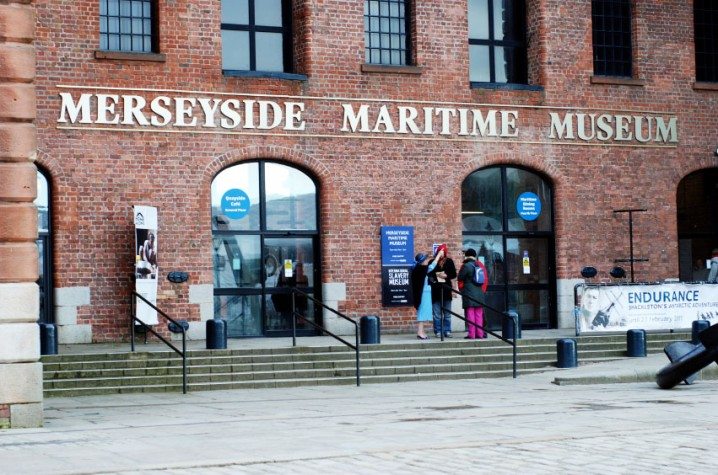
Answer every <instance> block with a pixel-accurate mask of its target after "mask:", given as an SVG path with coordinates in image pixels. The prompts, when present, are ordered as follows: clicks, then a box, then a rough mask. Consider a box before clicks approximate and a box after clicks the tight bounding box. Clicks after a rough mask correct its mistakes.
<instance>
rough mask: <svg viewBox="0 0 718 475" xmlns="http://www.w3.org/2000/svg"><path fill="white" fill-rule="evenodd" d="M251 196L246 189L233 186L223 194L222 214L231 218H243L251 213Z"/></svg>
mask: <svg viewBox="0 0 718 475" xmlns="http://www.w3.org/2000/svg"><path fill="white" fill-rule="evenodd" d="M249 206H250V202H249V196H248V195H247V193H245V192H244V191H242V190H240V189H238V188H233V189H231V190H227V192H226V193H225V194H224V195H222V214H224V215H225V216H227V217H228V218H229V219H242V218H244V217H245V216H247V214H249Z"/></svg>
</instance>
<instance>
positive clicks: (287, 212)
mask: <svg viewBox="0 0 718 475" xmlns="http://www.w3.org/2000/svg"><path fill="white" fill-rule="evenodd" d="M211 193H212V237H213V240H212V241H213V249H212V255H213V262H214V264H213V265H214V312H215V316H216V317H220V318H223V319H225V320H226V321H227V327H228V332H229V336H230V337H249V336H285V335H288V334H289V333H290V331H291V328H292V322H291V311H292V297H291V294H290V292H289V289H290V288H291V287H300V288H301V289H302V290H303V291H304V292H306V293H308V294H310V295H312V296H314V297H315V298H317V299H320V298H321V296H320V295H318V294H319V292H320V288H321V287H320V286H319V285H318V283H319V282H320V275H321V273H320V269H319V263H320V258H319V225H318V219H317V216H318V209H319V208H318V200H317V184H316V182H315V181H314V179H313V178H312V177H310V176H309V175H307V174H306V173H304V172H303V171H301V170H299V169H297V168H294V167H291V166H288V165H285V164H282V163H277V162H270V161H264V160H258V161H254V162H245V163H241V164H238V165H234V166H231V167H229V168H225V169H224V170H222V171H221V172H219V173H218V174H217V176H216V177H215V178H214V180H213V181H212V190H211ZM296 305H297V309H298V310H299V311H301V312H303V313H304V314H305V315H306V316H307V318H308V319H313V320H314V321H317V320H318V319H319V312H318V309H315V308H314V305H312V303H311V301H307V299H306V298H304V299H302V298H297V300H296ZM298 329H299V333H304V334H314V333H315V332H314V331H313V330H311V329H309V328H303V327H302V326H299V327H298Z"/></svg>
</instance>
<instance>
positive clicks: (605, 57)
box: [591, 0, 633, 77]
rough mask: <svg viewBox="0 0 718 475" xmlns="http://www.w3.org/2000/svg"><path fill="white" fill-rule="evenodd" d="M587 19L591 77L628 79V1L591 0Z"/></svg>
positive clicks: (629, 27)
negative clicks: (589, 19)
mask: <svg viewBox="0 0 718 475" xmlns="http://www.w3.org/2000/svg"><path fill="white" fill-rule="evenodd" d="M591 17H592V23H593V58H594V62H593V69H594V74H596V75H599V76H623V77H631V69H632V66H631V62H632V59H631V58H632V54H633V53H632V48H631V8H630V0H592V2H591Z"/></svg>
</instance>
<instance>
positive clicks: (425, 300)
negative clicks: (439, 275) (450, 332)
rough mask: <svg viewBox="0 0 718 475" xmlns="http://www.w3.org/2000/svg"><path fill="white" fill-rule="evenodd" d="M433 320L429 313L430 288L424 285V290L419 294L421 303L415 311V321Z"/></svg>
mask: <svg viewBox="0 0 718 475" xmlns="http://www.w3.org/2000/svg"><path fill="white" fill-rule="evenodd" d="M433 320H434V316H433V314H432V312H431V287H429V286H428V285H425V286H424V290H423V291H422V292H421V303H420V304H419V308H418V309H417V310H416V321H417V322H431V321H433Z"/></svg>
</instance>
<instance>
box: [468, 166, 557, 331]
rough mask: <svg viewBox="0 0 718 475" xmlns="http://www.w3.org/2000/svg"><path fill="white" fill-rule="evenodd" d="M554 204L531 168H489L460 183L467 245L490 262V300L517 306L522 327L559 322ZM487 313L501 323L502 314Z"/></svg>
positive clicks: (493, 322)
mask: <svg viewBox="0 0 718 475" xmlns="http://www.w3.org/2000/svg"><path fill="white" fill-rule="evenodd" d="M552 208H553V203H552V196H551V188H550V186H549V184H548V183H547V182H546V181H545V180H544V179H543V178H541V177H540V176H539V175H536V174H534V173H531V172H529V171H528V170H522V169H519V168H512V167H492V168H487V169H484V170H479V171H477V172H474V173H472V174H471V175H469V176H468V177H467V178H466V180H464V183H463V185H462V223H463V228H464V229H463V234H464V243H463V245H464V249H467V248H473V249H474V250H475V251H476V253H477V258H478V259H479V260H481V261H482V262H483V263H484V265H485V266H486V269H487V272H488V274H489V286H488V290H487V304H488V305H489V306H491V307H493V308H495V309H497V310H499V311H505V310H507V309H512V310H515V311H517V312H518V313H519V315H520V316H521V325H522V327H523V328H550V327H552V326H555V324H556V321H555V312H554V310H553V305H554V304H553V302H554V301H555V295H556V290H555V287H556V284H555V270H554V261H555V256H554V236H553V218H552ZM485 315H486V322H487V324H488V326H489V328H491V329H499V328H501V319H502V317H501V315H500V314H499V313H497V312H492V311H489V310H487V311H486V312H485Z"/></svg>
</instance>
